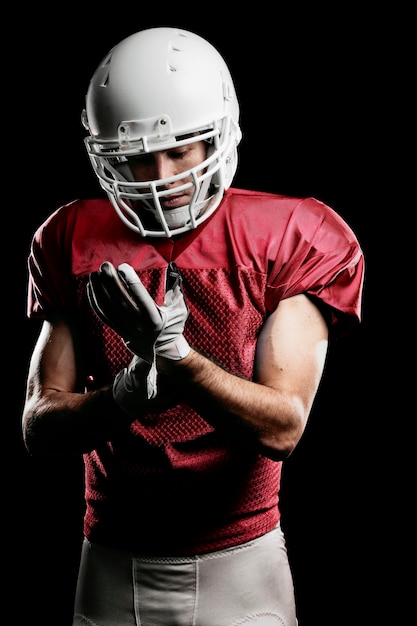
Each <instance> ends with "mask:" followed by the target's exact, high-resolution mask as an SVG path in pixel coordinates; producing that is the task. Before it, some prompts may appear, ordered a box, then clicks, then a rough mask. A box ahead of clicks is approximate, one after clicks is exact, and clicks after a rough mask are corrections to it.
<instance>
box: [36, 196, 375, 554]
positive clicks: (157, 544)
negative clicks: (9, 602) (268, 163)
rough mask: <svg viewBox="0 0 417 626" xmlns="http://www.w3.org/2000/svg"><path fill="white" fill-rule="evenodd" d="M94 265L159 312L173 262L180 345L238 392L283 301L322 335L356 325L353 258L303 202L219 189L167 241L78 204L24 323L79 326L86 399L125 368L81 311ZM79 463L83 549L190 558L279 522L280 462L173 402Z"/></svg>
mask: <svg viewBox="0 0 417 626" xmlns="http://www.w3.org/2000/svg"><path fill="white" fill-rule="evenodd" d="M103 261H110V262H111V263H113V265H115V266H116V267H117V266H118V265H119V264H120V263H129V264H130V265H131V266H133V268H134V269H135V270H136V271H137V272H138V274H139V276H140V278H141V280H142V282H143V283H144V285H145V286H146V287H147V289H148V290H149V292H150V294H151V295H152V297H153V298H154V299H155V300H156V302H157V303H158V304H162V302H163V298H164V286H165V273H166V268H167V264H168V263H169V262H170V261H175V263H176V264H177V266H178V268H179V270H180V272H181V275H182V278H183V291H184V296H185V300H186V303H187V305H188V308H189V312H190V313H189V318H188V320H187V323H186V327H185V332H184V335H185V337H186V339H187V340H188V342H189V343H190V345H191V346H193V347H195V348H196V349H197V350H199V351H200V352H202V353H203V354H205V355H206V356H208V357H209V358H210V359H213V360H214V361H216V362H217V363H219V364H220V365H221V366H222V367H223V368H224V369H226V370H228V371H229V372H231V373H233V374H236V375H237V376H240V377H243V378H246V379H250V378H251V377H252V372H253V366H254V358H255V349H256V342H257V338H258V335H259V332H260V330H261V328H262V325H263V323H264V321H265V319H266V318H267V316H268V315H269V314H270V313H271V312H272V311H274V309H275V308H276V307H277V305H278V303H279V302H280V300H282V299H284V298H288V297H290V296H293V295H296V294H299V293H306V294H308V295H309V296H310V297H311V298H313V299H315V300H316V301H317V302H318V303H319V304H320V305H321V306H322V308H323V310H327V312H328V314H329V316H328V317H329V323H330V329H331V334H332V335H336V334H340V333H345V332H347V331H348V330H349V328H350V326H352V325H355V324H357V323H358V321H359V320H360V314H361V299H362V288H363V273H364V259H363V253H362V251H361V248H360V245H359V243H358V241H357V238H356V236H355V235H354V233H353V232H352V230H351V229H350V227H349V226H348V225H347V224H346V223H345V221H344V220H342V218H341V217H340V216H339V215H338V214H337V213H336V212H335V211H333V210H332V209H331V208H330V207H328V206H326V205H325V204H323V203H322V202H319V201H317V200H315V199H313V198H307V199H300V198H290V197H285V196H280V195H276V194H270V193H262V192H253V191H245V190H240V189H229V190H228V191H227V192H226V194H225V197H224V199H223V201H222V203H221V204H220V206H219V207H218V209H217V210H216V211H215V212H214V214H213V215H212V216H211V217H210V218H209V219H208V220H207V221H206V222H203V223H202V224H201V225H200V226H199V227H198V228H197V229H195V230H193V231H190V232H187V233H185V234H184V235H181V236H180V237H178V238H173V239H166V238H150V237H145V238H143V237H141V236H140V235H138V234H137V233H135V232H133V231H132V230H130V229H129V228H128V227H127V226H126V225H124V224H123V223H122V221H121V220H120V218H119V217H118V216H117V214H116V212H115V211H114V209H113V207H112V205H111V204H110V202H109V201H108V200H107V199H100V200H76V201H74V202H72V203H70V204H68V205H65V206H62V207H60V208H59V209H58V210H57V211H55V213H53V214H52V215H51V216H50V217H49V218H48V219H47V220H46V221H45V222H44V224H42V225H41V226H40V228H39V229H38V230H37V232H36V233H35V235H34V238H33V244H32V249H31V253H30V256H29V286H30V289H29V297H28V315H29V316H30V317H33V318H38V319H43V318H45V317H48V314H49V313H50V312H51V311H54V310H65V311H66V313H69V314H70V315H72V316H73V318H74V319H75V320H76V321H77V320H78V321H79V327H80V329H81V333H82V335H81V338H82V348H83V350H84V360H83V362H84V364H85V372H84V375H85V379H86V388H97V387H100V386H102V385H103V384H108V383H110V382H111V381H112V379H113V377H114V376H115V375H116V373H117V372H118V371H119V370H120V369H122V368H123V367H125V366H126V365H127V364H128V363H129V361H130V360H131V357H132V355H131V353H130V352H129V350H128V349H127V348H126V346H125V344H124V343H123V341H122V340H121V339H120V337H118V335H117V334H116V333H115V332H114V331H112V330H111V329H110V328H108V327H106V326H104V325H103V324H102V323H101V321H100V320H99V319H98V318H97V316H96V315H95V314H94V312H93V311H92V309H91V307H90V306H89V304H88V300H87V297H86V282H87V279H88V276H89V273H90V272H92V271H95V270H98V268H99V266H100V264H101V263H102V262H103ZM84 460H85V497H86V512H85V521H84V532H85V535H86V537H87V538H89V539H90V540H91V541H96V542H99V543H104V544H107V545H113V546H117V547H122V548H126V549H129V550H136V551H138V552H140V553H142V554H171V555H176V554H177V555H181V554H183V555H187V554H194V553H202V552H207V551H212V550H217V549H222V548H226V547H228V546H233V545H236V544H239V543H242V542H244V541H248V540H250V539H253V538H255V537H257V536H259V535H261V534H263V533H265V532H267V531H269V530H271V529H272V528H273V527H274V526H275V525H276V523H277V521H278V519H279V515H280V512H279V507H278V500H279V488H280V476H281V462H274V461H272V460H270V459H268V458H266V457H264V456H262V455H261V454H257V453H255V452H253V451H248V449H247V448H245V447H244V446H242V445H239V441H231V440H230V439H227V438H226V437H225V436H223V435H222V434H221V433H220V432H219V431H218V430H215V429H213V428H212V427H211V426H210V425H209V424H208V423H207V422H206V421H205V420H204V419H203V418H202V417H201V416H200V415H198V414H197V413H196V412H195V411H194V410H193V409H191V407H190V406H188V405H187V404H185V403H184V402H183V401H182V400H178V402H177V403H176V402H175V401H174V402H173V406H172V407H171V408H169V409H168V410H167V411H165V412H164V413H162V414H150V415H148V416H147V417H146V419H141V420H140V421H139V420H136V421H134V422H133V423H132V425H131V427H130V429H126V434H125V436H118V437H117V438H115V439H114V440H112V441H109V442H108V443H107V444H106V445H103V446H101V447H100V448H98V449H96V450H93V451H92V452H91V453H88V454H85V459H84Z"/></svg>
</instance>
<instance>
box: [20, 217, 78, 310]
mask: <svg viewBox="0 0 417 626" xmlns="http://www.w3.org/2000/svg"><path fill="white" fill-rule="evenodd" d="M70 208H71V205H66V206H63V207H60V208H59V209H57V210H56V211H55V212H54V213H52V215H50V216H49V217H48V219H47V220H45V221H44V222H43V224H41V225H40V226H39V228H38V229H37V230H36V232H35V234H34V235H33V238H32V242H31V247H30V252H29V257H28V273H29V277H28V296H27V315H28V317H30V318H34V319H45V318H46V317H48V315H49V314H50V313H52V312H53V311H57V310H64V309H65V310H68V309H69V307H71V302H72V300H73V299H74V288H73V278H72V274H71V239H72V233H73V228H74V220H75V215H74V212H73V211H71V210H70ZM74 306H75V303H74Z"/></svg>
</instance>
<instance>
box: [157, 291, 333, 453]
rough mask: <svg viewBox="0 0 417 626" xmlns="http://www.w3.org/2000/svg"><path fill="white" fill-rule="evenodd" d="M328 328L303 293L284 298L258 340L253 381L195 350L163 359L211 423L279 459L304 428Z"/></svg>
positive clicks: (162, 364) (165, 368)
mask: <svg viewBox="0 0 417 626" xmlns="http://www.w3.org/2000/svg"><path fill="white" fill-rule="evenodd" d="M327 345H328V328H327V325H326V322H325V320H324V318H323V316H322V314H321V313H320V312H319V310H318V308H317V307H316V306H315V305H314V304H313V303H312V302H311V301H310V300H309V299H308V298H307V297H306V296H305V295H302V294H301V295H298V296H294V297H292V298H289V299H287V300H283V301H282V302H281V303H280V304H279V306H278V308H277V310H276V311H275V312H274V313H273V314H272V315H271V316H270V317H269V319H268V320H267V322H266V323H265V325H264V327H263V329H262V332H261V335H260V337H259V340H258V346H257V354H256V362H255V364H256V368H255V377H254V381H255V382H251V381H247V380H243V379H241V378H238V377H236V376H234V375H232V374H229V373H227V372H225V371H224V370H223V369H221V368H220V367H219V366H218V365H216V364H215V363H213V362H211V361H210V360H208V359H207V358H206V357H204V356H202V355H201V354H199V353H197V352H196V351H195V350H192V351H191V352H190V354H189V355H188V356H187V357H185V358H184V359H182V360H180V361H168V360H165V359H161V360H160V367H161V368H162V369H163V371H165V372H167V373H169V374H171V376H173V377H175V383H176V384H177V385H178V387H179V388H180V389H181V390H182V391H183V394H184V398H185V399H186V401H187V402H188V403H189V404H190V405H192V406H194V407H195V408H196V410H198V411H199V412H200V413H201V415H202V416H203V417H204V418H205V419H206V420H207V421H208V422H209V423H211V424H212V425H213V426H215V427H218V428H222V429H223V430H224V431H225V432H228V433H229V434H230V435H231V436H235V437H236V436H241V438H242V441H245V440H246V441H247V443H248V444H249V445H252V446H253V445H255V446H257V447H259V450H260V451H261V452H262V453H263V454H266V455H267V456H269V457H270V458H272V459H275V460H280V459H283V458H285V457H287V456H288V455H289V454H291V452H292V451H293V450H294V448H295V446H296V444H297V443H298V441H299V440H300V437H301V435H302V434H303V432H304V429H305V426H306V423H307V418H308V416H309V413H310V410H311V407H312V405H313V401H314V398H315V396H316V393H317V390H318V387H319V383H320V380H321V377H322V373H323V368H324V363H325V359H326V354H327Z"/></svg>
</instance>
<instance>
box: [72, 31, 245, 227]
mask: <svg viewBox="0 0 417 626" xmlns="http://www.w3.org/2000/svg"><path fill="white" fill-rule="evenodd" d="M197 53H198V57H196V54H197ZM238 118H239V105H238V102H237V98H236V94H235V91H234V87H233V82H232V79H231V76H230V73H229V70H228V68H227V66H226V65H225V63H224V61H223V59H222V58H221V56H220V55H219V53H218V52H217V51H216V50H215V49H214V48H213V47H212V46H211V45H210V44H209V43H208V42H206V41H205V40H204V39H202V38H201V37H199V36H197V35H194V34H193V33H189V32H188V31H183V30H181V29H174V28H153V29H149V30H147V31H141V32H139V33H136V34H135V35H131V36H130V37H128V38H127V39H125V40H123V41H122V42H121V43H120V44H118V46H116V47H115V48H113V50H112V51H110V53H109V54H108V55H107V57H106V58H105V59H104V60H103V62H102V64H101V65H100V66H99V68H98V69H97V70H96V73H95V74H94V76H93V78H92V80H91V82H90V87H89V90H88V93H87V98H86V109H85V111H84V112H83V124H84V126H85V128H86V129H87V130H88V131H89V135H88V136H87V137H86V138H85V146H86V149H87V153H88V155H89V158H90V161H91V164H92V166H93V169H94V172H95V173H96V175H97V177H98V180H99V182H100V185H101V187H102V188H103V189H104V190H105V191H106V193H107V195H108V197H109V199H110V201H111V202H112V205H113V207H114V208H115V210H116V212H117V214H118V215H119V217H120V218H121V219H122V221H123V222H124V223H125V224H126V225H127V226H128V227H129V228H131V229H132V230H134V231H136V232H138V233H140V234H141V235H142V236H147V235H149V236H154V237H171V236H173V235H175V234H180V233H183V232H186V231H187V230H191V229H194V228H196V227H197V226H198V225H199V224H200V223H201V222H203V221H204V220H205V219H207V218H208V217H209V216H210V215H211V214H212V213H213V212H214V210H215V209H216V208H217V207H218V205H219V204H220V202H221V200H222V197H223V194H224V191H225V189H227V188H228V187H229V186H230V184H231V182H232V180H233V177H234V174H235V172H236V168H237V150H236V148H237V145H238V143H239V141H240V138H241V132H240V128H239V123H238ZM196 141H205V142H206V143H207V151H206V157H205V159H204V160H203V161H202V162H201V163H198V164H197V165H196V166H194V167H192V168H191V169H187V170H185V171H184V172H181V173H179V174H176V175H175V176H171V177H170V178H165V179H159V180H147V181H140V182H139V181H136V180H135V179H134V177H133V175H132V172H131V169H130V167H129V160H130V159H132V158H133V157H138V156H141V155H144V154H147V153H152V152H159V151H166V150H173V149H175V148H179V147H181V146H185V145H188V144H190V143H195V142H196ZM171 183H175V186H174V187H171V188H168V189H167V187H166V186H167V185H169V184H171ZM182 190H188V191H189V190H192V198H191V200H190V202H189V204H188V205H186V206H185V207H184V206H183V207H180V208H177V209H173V210H172V211H169V210H168V211H167V210H165V209H162V207H161V199H163V198H164V197H165V196H168V195H172V194H173V193H178V192H180V191H182Z"/></svg>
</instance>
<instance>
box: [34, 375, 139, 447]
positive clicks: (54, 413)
mask: <svg viewBox="0 0 417 626" xmlns="http://www.w3.org/2000/svg"><path fill="white" fill-rule="evenodd" d="M130 421H131V418H128V416H127V415H126V414H125V413H124V412H123V411H122V410H121V409H120V408H119V407H118V406H117V404H116V403H115V401H114V399H113V395H112V389H111V386H107V387H104V388H103V389H98V390H96V391H89V392H87V393H73V392H66V391H54V390H49V391H48V392H47V393H43V394H42V396H41V397H38V398H35V396H33V397H32V398H31V400H29V401H28V402H27V404H26V407H25V411H24V414H23V436H24V442H25V445H26V447H27V449H28V451H29V452H30V453H31V454H33V455H36V456H43V455H58V456H62V455H72V454H80V453H83V452H87V451H89V450H92V449H94V448H95V447H97V446H99V445H100V444H101V443H103V442H104V441H108V440H109V439H111V437H112V436H115V435H116V434H117V433H119V432H121V431H123V430H126V428H128V426H129V422H130Z"/></svg>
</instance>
